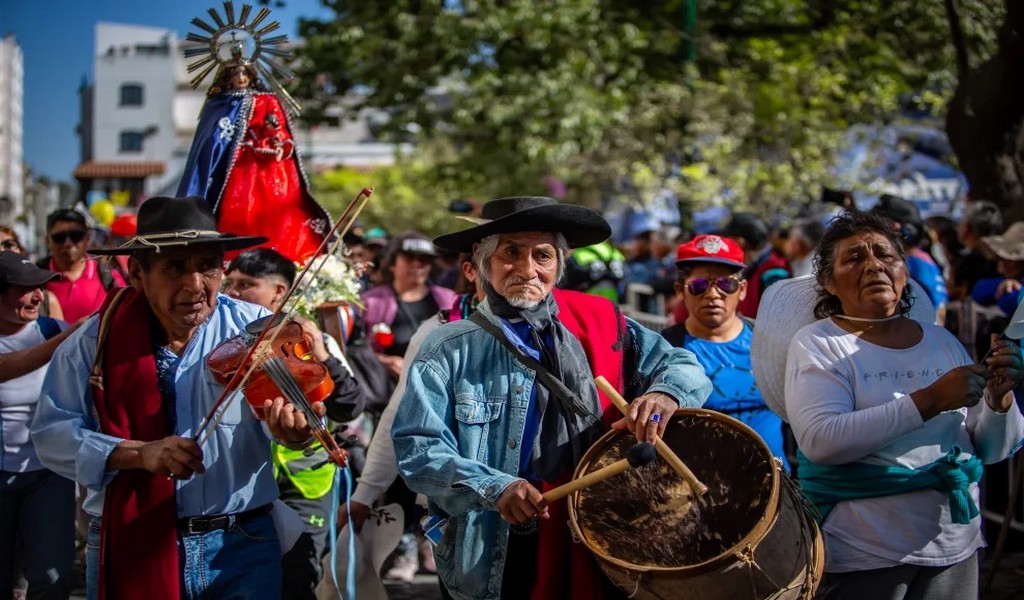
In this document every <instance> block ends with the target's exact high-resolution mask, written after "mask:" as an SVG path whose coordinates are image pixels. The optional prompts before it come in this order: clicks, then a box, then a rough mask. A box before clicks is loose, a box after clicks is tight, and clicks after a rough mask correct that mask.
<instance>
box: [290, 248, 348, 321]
mask: <svg viewBox="0 0 1024 600" xmlns="http://www.w3.org/2000/svg"><path fill="white" fill-rule="evenodd" d="M298 267H299V269H300V272H301V269H309V270H310V271H316V276H315V277H311V276H310V275H306V276H304V277H303V278H302V281H301V282H300V286H299V287H300V289H299V290H297V291H296V296H297V299H296V305H295V309H296V311H297V312H298V313H299V314H301V315H303V316H304V317H307V318H310V319H316V315H317V308H319V307H320V306H323V305H325V304H338V303H349V304H355V305H356V306H359V307H362V306H363V305H362V303H361V302H360V301H359V277H360V275H361V269H360V267H359V266H358V265H353V264H351V263H349V262H348V261H346V260H344V259H342V258H339V257H337V256H334V255H326V256H318V257H314V258H312V259H310V260H308V261H307V262H306V264H304V265H303V264H299V265H298ZM318 268H319V271H317V269H318Z"/></svg>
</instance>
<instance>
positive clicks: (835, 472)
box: [797, 446, 984, 525]
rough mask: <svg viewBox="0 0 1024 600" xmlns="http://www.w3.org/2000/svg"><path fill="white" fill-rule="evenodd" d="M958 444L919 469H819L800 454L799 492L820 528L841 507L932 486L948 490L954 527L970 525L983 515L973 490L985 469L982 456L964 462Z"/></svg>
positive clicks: (850, 466) (860, 466) (862, 465)
mask: <svg viewBox="0 0 1024 600" xmlns="http://www.w3.org/2000/svg"><path fill="white" fill-rule="evenodd" d="M961 452H962V451H961V450H960V447H959V446H953V448H952V449H951V450H950V451H949V452H948V453H947V454H946V455H945V456H943V457H942V458H940V459H938V460H936V461H935V462H933V463H931V464H929V465H925V466H924V467H922V468H920V469H908V468H905V467H887V466H881V465H870V464H866V463H859V462H853V463H847V464H844V465H819V464H816V463H813V462H811V461H809V460H808V459H807V457H806V456H804V453H803V452H799V451H798V452H797V458H798V459H799V460H800V463H799V464H800V468H799V470H798V471H797V472H798V473H799V476H800V489H801V490H802V491H803V493H804V496H806V497H807V499H808V500H810V501H811V502H812V503H813V504H814V506H815V507H817V509H818V513H819V515H820V517H819V518H818V523H819V524H821V523H822V522H823V521H824V520H825V517H827V516H828V513H829V512H831V511H832V508H833V507H835V505H836V503H838V502H842V501H843V500H860V499H863V498H878V497H880V496H893V495H895V494H903V493H906V492H914V491H917V490H923V489H927V488H931V489H933V490H938V491H940V492H946V495H947V497H948V499H949V513H950V517H952V519H953V522H954V523H959V524H961V525H966V524H968V523H970V522H971V519H973V518H974V517H976V516H978V514H980V513H979V511H978V506H977V505H976V504H975V503H974V499H973V498H971V494H970V491H969V490H968V486H969V485H970V484H972V483H977V482H978V481H981V475H982V473H983V472H984V465H982V463H981V460H979V459H978V458H977V457H974V456H972V457H970V458H968V459H964V460H961V458H960V454H961Z"/></svg>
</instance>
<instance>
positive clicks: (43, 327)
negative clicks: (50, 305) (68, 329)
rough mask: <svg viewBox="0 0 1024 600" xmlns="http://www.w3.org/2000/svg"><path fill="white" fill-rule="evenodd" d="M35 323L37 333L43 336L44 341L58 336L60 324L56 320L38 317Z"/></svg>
mask: <svg viewBox="0 0 1024 600" xmlns="http://www.w3.org/2000/svg"><path fill="white" fill-rule="evenodd" d="M36 323H38V324H39V332H40V333H42V334H43V338H44V339H47V340H49V339H52V338H54V337H56V336H58V335H60V323H59V322H57V319H52V318H50V317H44V316H39V317H37V318H36Z"/></svg>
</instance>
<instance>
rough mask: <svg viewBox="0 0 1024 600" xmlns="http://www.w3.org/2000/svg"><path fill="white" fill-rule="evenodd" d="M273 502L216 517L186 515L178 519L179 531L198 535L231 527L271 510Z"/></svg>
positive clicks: (184, 533)
mask: <svg viewBox="0 0 1024 600" xmlns="http://www.w3.org/2000/svg"><path fill="white" fill-rule="evenodd" d="M273 507H274V505H273V504H264V505H263V506H257V507H256V508H252V509H249V510H247V511H244V512H240V513H234V514H230V515H217V516H214V517H184V518H181V519H178V533H180V534H181V535H196V534H200V533H209V532H211V531H218V530H221V529H230V528H231V527H232V526H234V525H237V524H238V523H245V522H246V521H251V520H253V519H255V518H257V517H262V516H263V515H265V514H267V513H269V512H270V509H271V508H273Z"/></svg>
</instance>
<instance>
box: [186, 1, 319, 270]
mask: <svg viewBox="0 0 1024 600" xmlns="http://www.w3.org/2000/svg"><path fill="white" fill-rule="evenodd" d="M251 11H252V7H251V6H250V5H248V4H246V5H243V6H242V10H241V11H240V13H239V15H238V19H237V20H236V19H235V12H234V7H233V5H232V3H231V2H230V1H227V2H224V12H225V16H224V17H221V15H220V14H219V13H218V12H217V11H216V10H215V9H212V8H211V9H209V11H208V13H209V15H210V17H211V19H212V20H213V22H214V25H210V24H208V23H207V22H205V21H203V20H202V19H199V18H195V19H193V20H192V23H193V25H195V26H196V27H198V28H199V29H201V30H202V31H203V33H189V34H188V36H187V37H186V39H187V40H189V41H192V42H198V43H199V44H201V46H197V47H187V48H186V49H185V56H186V58H191V57H196V56H201V58H199V59H198V60H196V61H195V62H193V63H192V64H190V65H189V66H188V71H189V73H193V72H196V71H199V73H198V75H196V76H195V77H194V78H193V79H192V82H191V84H192V87H193V89H196V88H198V87H199V86H200V85H201V84H202V82H203V80H204V79H206V77H207V76H209V75H210V73H212V72H214V70H216V73H215V75H214V81H213V84H212V85H211V86H210V88H209V92H208V93H207V97H206V101H205V102H204V104H203V108H202V111H201V113H200V115H199V125H198V127H197V129H196V133H195V137H194V138H193V140H192V147H191V149H190V150H189V155H188V161H187V162H186V164H185V171H184V174H183V175H182V178H181V182H180V184H179V185H178V193H177V195H178V197H186V196H201V197H204V198H206V201H207V202H209V203H210V206H211V208H212V209H213V211H214V213H215V214H216V215H217V227H218V229H219V230H220V231H230V232H232V233H237V234H239V235H260V236H266V237H268V238H270V241H269V242H267V243H266V244H265V246H267V247H271V248H274V249H275V250H277V251H278V252H280V253H281V254H283V255H285V256H286V257H288V258H290V259H291V260H293V261H296V262H304V261H306V260H308V259H309V258H311V257H312V255H313V254H315V252H316V249H317V248H318V247H319V246H320V243H321V242H322V241H323V238H324V235H325V234H326V233H327V231H329V230H330V226H331V218H330V215H329V214H328V213H327V211H326V210H324V208H323V207H321V206H320V205H319V204H318V203H317V201H316V200H315V199H314V198H313V196H312V194H311V193H310V190H309V180H308V178H307V176H306V172H305V170H304V169H303V167H302V161H301V160H300V158H299V153H298V151H297V149H296V147H295V139H294V136H293V135H292V126H291V121H290V118H291V116H293V115H297V114H298V110H299V107H298V105H297V104H296V103H295V101H294V99H292V97H291V96H290V95H289V94H288V92H287V91H286V90H285V89H284V88H283V87H282V85H281V83H280V82H279V81H278V79H277V77H276V73H281V74H282V75H284V76H286V77H291V76H292V73H291V71H289V70H288V68H287V67H285V66H284V65H283V64H282V63H283V61H284V60H286V59H287V58H288V56H289V53H288V52H287V51H286V50H283V49H281V48H278V47H277V46H279V45H280V44H282V43H284V42H286V41H287V36H285V35H277V36H273V37H267V34H269V33H271V32H272V31H274V30H276V29H278V28H279V27H280V24H279V23H278V22H277V21H272V22H270V23H269V24H267V25H265V26H263V27H261V24H262V23H263V21H264V20H265V19H266V17H267V15H268V14H269V13H270V11H269V10H268V9H266V8H261V9H259V10H258V11H257V12H256V15H255V16H254V17H253V19H252V20H251V21H249V20H248V18H249V16H250V12H251ZM228 258H229V259H230V258H231V256H229V257H228Z"/></svg>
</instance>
